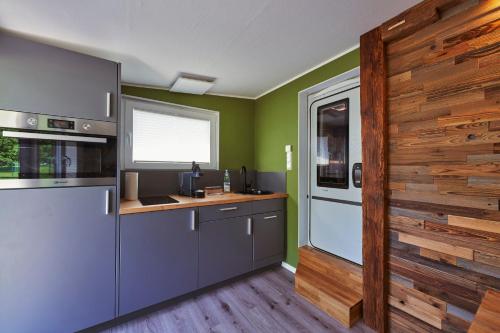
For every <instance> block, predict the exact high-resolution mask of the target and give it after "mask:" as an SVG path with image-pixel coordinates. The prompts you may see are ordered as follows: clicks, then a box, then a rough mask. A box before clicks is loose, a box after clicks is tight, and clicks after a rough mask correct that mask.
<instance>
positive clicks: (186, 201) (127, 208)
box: [120, 193, 288, 215]
mask: <svg viewBox="0 0 500 333" xmlns="http://www.w3.org/2000/svg"><path fill="white" fill-rule="evenodd" d="M170 197H171V198H174V199H175V200H177V201H179V202H178V203H171V204H161V205H150V206H143V205H142V204H141V202H140V201H139V200H134V201H128V200H125V199H121V200H120V215H125V214H136V213H145V212H156V211H161V210H170V209H180V208H192V207H201V206H212V205H224V204H231V203H236V202H247V201H258V200H270V199H283V198H287V197H288V194H286V193H273V194H266V195H253V194H237V193H227V194H220V195H210V196H207V197H205V198H202V199H195V198H190V197H185V196H181V195H170Z"/></svg>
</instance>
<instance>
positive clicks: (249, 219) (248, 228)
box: [247, 217, 252, 236]
mask: <svg viewBox="0 0 500 333" xmlns="http://www.w3.org/2000/svg"><path fill="white" fill-rule="evenodd" d="M247 235H248V236H251V235H252V218H251V217H249V218H248V219H247Z"/></svg>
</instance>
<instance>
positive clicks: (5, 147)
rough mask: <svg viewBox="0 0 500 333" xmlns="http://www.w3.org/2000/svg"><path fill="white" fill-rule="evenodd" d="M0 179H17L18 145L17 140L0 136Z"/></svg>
mask: <svg viewBox="0 0 500 333" xmlns="http://www.w3.org/2000/svg"><path fill="white" fill-rule="evenodd" d="M0 178H14V179H17V178H19V145H18V140H17V139H14V138H4V137H2V136H0Z"/></svg>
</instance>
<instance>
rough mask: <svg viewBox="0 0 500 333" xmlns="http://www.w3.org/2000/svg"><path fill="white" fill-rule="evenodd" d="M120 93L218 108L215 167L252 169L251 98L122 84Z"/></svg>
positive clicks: (252, 117)
mask: <svg viewBox="0 0 500 333" xmlns="http://www.w3.org/2000/svg"><path fill="white" fill-rule="evenodd" d="M122 93H123V94H126V95H130V96H137V97H143V98H149V99H154V100H158V101H164V102H170V103H175V104H182V105H188V106H194V107H198V108H203V109H208V110H214V111H219V116H220V130H219V168H220V169H238V170H239V168H240V167H241V166H242V165H246V166H247V168H249V169H253V168H254V105H255V101H253V100H251V99H243V98H232V97H221V96H213V95H190V94H180V93H172V92H169V91H166V90H162V89H152V88H142V87H132V86H122Z"/></svg>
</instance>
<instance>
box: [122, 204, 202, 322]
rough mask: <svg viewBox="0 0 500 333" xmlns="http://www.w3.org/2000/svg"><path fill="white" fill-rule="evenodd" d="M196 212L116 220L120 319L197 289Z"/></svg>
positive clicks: (155, 214) (156, 213) (153, 214)
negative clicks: (118, 251)
mask: <svg viewBox="0 0 500 333" xmlns="http://www.w3.org/2000/svg"><path fill="white" fill-rule="evenodd" d="M194 212H195V211H194V210H193V209H178V210H177V209H176V210H171V211H163V212H151V213H140V214H131V215H122V216H121V217H120V275H119V281H120V282H119V286H120V287H119V290H120V291H119V314H120V315H124V314H127V313H130V312H133V311H135V310H139V309H141V308H145V307H148V306H150V305H153V304H156V303H160V302H163V301H166V300H168V299H171V298H173V297H176V296H179V295H182V294H185V293H188V292H190V291H193V290H195V289H196V287H197V265H198V231H197V230H196V223H195V222H196V221H195V220H194V218H195V215H194Z"/></svg>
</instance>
